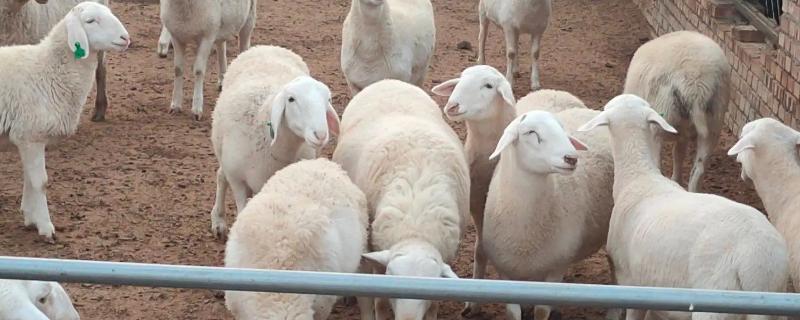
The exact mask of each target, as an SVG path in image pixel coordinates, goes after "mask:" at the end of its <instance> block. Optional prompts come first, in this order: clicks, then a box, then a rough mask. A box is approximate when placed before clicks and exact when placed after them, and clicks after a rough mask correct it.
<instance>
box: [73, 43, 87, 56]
mask: <svg viewBox="0 0 800 320" xmlns="http://www.w3.org/2000/svg"><path fill="white" fill-rule="evenodd" d="M85 56H86V50H83V48H81V44H80V43H79V42H75V60H78V59H80V58H83V57H85Z"/></svg>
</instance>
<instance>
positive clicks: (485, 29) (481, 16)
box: [478, 5, 489, 64]
mask: <svg viewBox="0 0 800 320" xmlns="http://www.w3.org/2000/svg"><path fill="white" fill-rule="evenodd" d="M478 21H479V22H480V29H479V30H478V64H486V56H485V51H486V36H487V35H488V33H489V19H488V18H487V17H486V12H485V11H484V9H483V5H480V9H478Z"/></svg>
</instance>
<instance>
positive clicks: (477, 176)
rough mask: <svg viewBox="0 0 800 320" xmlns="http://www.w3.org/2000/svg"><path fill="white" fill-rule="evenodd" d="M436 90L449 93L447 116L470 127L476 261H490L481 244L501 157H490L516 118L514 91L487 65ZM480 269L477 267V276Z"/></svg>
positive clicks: (466, 145) (468, 143)
mask: <svg viewBox="0 0 800 320" xmlns="http://www.w3.org/2000/svg"><path fill="white" fill-rule="evenodd" d="M432 91H433V93H434V94H437V95H440V96H449V98H448V100H447V104H446V105H445V106H444V113H445V115H446V116H447V118H448V119H450V120H452V121H464V122H465V124H466V127H467V137H466V139H465V141H464V152H465V155H466V158H467V164H468V165H469V176H470V191H469V196H470V203H469V208H470V211H471V213H472V221H473V223H474V224H475V233H476V239H475V251H474V258H475V261H479V260H486V258H485V257H484V256H483V247H482V246H481V239H482V238H483V236H482V233H483V211H484V207H485V204H486V194H487V193H489V183H490V182H491V180H492V175H493V173H494V168H495V166H496V165H497V159H492V160H490V159H489V156H490V155H491V154H492V152H493V151H494V148H495V146H497V141H498V140H500V136H502V134H503V129H505V127H506V126H507V125H508V124H509V123H511V120H514V117H515V111H514V105H515V104H516V101H515V99H514V92H513V91H512V90H511V85H510V83H509V82H508V81H507V80H506V79H505V78H503V74H501V73H500V72H499V71H497V69H495V68H493V67H490V66H486V65H477V66H472V67H469V68H466V69H464V71H462V72H461V76H460V77H459V78H456V79H451V80H447V81H445V82H442V83H441V84H440V85H437V86H435V87H433V90H432ZM477 266H478V265H477V264H475V265H473V267H477ZM480 272H481V270H478V269H473V275H476V274H480ZM480 278H483V276H482V275H481V276H480Z"/></svg>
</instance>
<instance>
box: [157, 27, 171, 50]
mask: <svg viewBox="0 0 800 320" xmlns="http://www.w3.org/2000/svg"><path fill="white" fill-rule="evenodd" d="M171 37H172V36H171V35H170V34H169V30H167V27H165V26H163V25H162V26H161V34H160V35H158V48H157V50H156V52H157V53H158V56H159V57H160V58H166V57H167V53H169V46H170V42H171V40H170V38H171Z"/></svg>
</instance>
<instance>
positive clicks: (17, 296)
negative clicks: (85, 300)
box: [0, 279, 80, 320]
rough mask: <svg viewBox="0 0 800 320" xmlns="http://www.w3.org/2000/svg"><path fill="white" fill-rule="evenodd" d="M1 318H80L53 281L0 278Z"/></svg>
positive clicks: (61, 319) (73, 319) (28, 319)
mask: <svg viewBox="0 0 800 320" xmlns="http://www.w3.org/2000/svg"><path fill="white" fill-rule="evenodd" d="M0 319H3V320H79V319H80V316H79V315H78V311H77V310H75V307H74V306H73V305H72V300H71V299H70V298H69V295H67V292H66V291H64V288H63V287H61V285H60V284H58V283H56V282H44V281H24V280H3V279H0Z"/></svg>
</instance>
